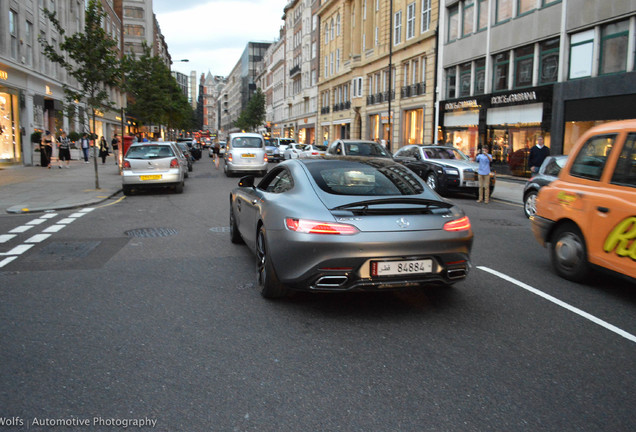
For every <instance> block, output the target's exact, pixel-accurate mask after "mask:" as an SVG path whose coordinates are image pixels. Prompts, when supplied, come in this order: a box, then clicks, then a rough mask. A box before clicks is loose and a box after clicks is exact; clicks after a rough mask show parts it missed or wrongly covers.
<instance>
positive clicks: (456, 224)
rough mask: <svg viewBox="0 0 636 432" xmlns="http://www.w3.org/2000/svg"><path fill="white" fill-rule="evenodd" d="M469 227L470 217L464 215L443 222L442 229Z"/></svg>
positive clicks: (461, 229)
mask: <svg viewBox="0 0 636 432" xmlns="http://www.w3.org/2000/svg"><path fill="white" fill-rule="evenodd" d="M469 229H470V219H468V216H464V217H463V218H461V219H455V220H453V221H450V222H446V223H445V224H444V231H468V230H469Z"/></svg>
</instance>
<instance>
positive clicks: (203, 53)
mask: <svg viewBox="0 0 636 432" xmlns="http://www.w3.org/2000/svg"><path fill="white" fill-rule="evenodd" d="M287 3H288V0H153V10H154V13H155V15H156V16H157V21H158V22H159V27H160V28H161V33H162V34H163V36H164V38H165V40H166V43H167V44H168V52H169V53H170V56H171V57H172V61H173V64H172V70H174V71H178V72H181V73H183V74H186V75H189V74H190V71H192V70H195V71H196V72H197V77H199V76H201V74H202V73H204V74H206V75H207V73H208V71H209V72H210V73H211V74H212V75H222V76H228V75H229V74H230V72H231V71H232V69H233V68H234V66H235V65H236V63H237V62H238V61H239V58H240V57H241V54H242V53H243V51H244V50H245V46H246V45H247V43H248V42H263V41H265V42H273V41H275V40H278V38H279V35H280V28H281V27H282V25H283V20H282V16H283V9H284V8H285V5H286V4H287ZM181 59H188V60H189V61H188V62H187V63H185V62H179V61H178V60H181Z"/></svg>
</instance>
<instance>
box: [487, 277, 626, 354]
mask: <svg viewBox="0 0 636 432" xmlns="http://www.w3.org/2000/svg"><path fill="white" fill-rule="evenodd" d="M477 268H478V269H480V270H483V271H485V272H488V273H490V274H492V275H495V276H497V277H499V278H501V279H503V280H506V281H508V282H510V283H513V284H515V285H517V286H518V287H519V288H523V289H524V290H527V291H530V292H531V293H533V294H536V295H538V296H539V297H543V298H544V299H546V300H548V301H550V302H552V303H554V304H556V305H558V306H561V307H562V308H564V309H567V310H569V311H570V312H574V313H575V314H577V315H579V316H581V317H583V318H585V319H588V320H590V321H592V322H593V323H594V324H597V325H600V326H601V327H604V328H606V329H607V330H609V331H612V332H614V333H616V334H618V335H619V336H622V337H624V338H625V339H628V340H630V341H632V342H636V336H634V335H633V334H631V333H627V332H626V331H625V330H621V329H620V328H618V327H616V326H613V325H612V324H610V323H608V322H606V321H603V320H602V319H600V318H597V317H595V316H594V315H591V314H589V313H587V312H585V311H583V310H581V309H579V308H576V307H574V306H571V305H569V304H567V303H565V302H563V301H561V300H559V299H558V298H556V297H552V296H551V295H549V294H546V293H544V292H543V291H539V290H538V289H536V288H533V287H531V286H530V285H527V284H525V283H523V282H520V281H518V280H516V279H514V278H511V277H510V276H508V275H505V274H503V273H500V272H498V271H497V270H493V269H491V268H488V267H484V266H477Z"/></svg>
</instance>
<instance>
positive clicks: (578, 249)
mask: <svg viewBox="0 0 636 432" xmlns="http://www.w3.org/2000/svg"><path fill="white" fill-rule="evenodd" d="M550 258H551V260H552V266H553V267H554V270H555V271H556V272H557V274H558V275H559V276H561V277H563V278H565V279H568V280H571V281H573V282H582V281H583V280H585V278H586V277H587V276H588V274H589V264H588V262H587V251H586V249H585V240H584V239H583V234H581V231H580V230H579V229H578V228H577V227H576V226H575V225H573V224H566V225H561V226H560V227H558V228H557V230H556V232H555V233H554V234H553V236H552V242H551V245H550Z"/></svg>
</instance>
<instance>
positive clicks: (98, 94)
mask: <svg viewBox="0 0 636 432" xmlns="http://www.w3.org/2000/svg"><path fill="white" fill-rule="evenodd" d="M44 13H45V15H46V16H47V17H48V19H49V20H50V21H51V23H52V25H53V26H54V27H55V29H56V30H57V32H58V33H59V35H60V37H61V38H62V41H61V43H60V44H59V47H56V46H54V45H51V44H50V43H49V42H48V41H47V40H46V39H45V38H42V37H41V36H40V37H39V38H38V41H39V42H40V44H41V45H42V51H43V54H44V55H45V56H46V57H47V58H48V59H49V60H51V61H52V62H53V63H57V64H59V65H60V66H61V67H62V68H64V69H65V70H66V72H67V73H68V74H69V76H71V77H72V78H74V80H75V81H76V82H77V87H71V86H68V85H65V86H64V92H65V97H66V101H67V103H68V104H72V103H74V102H75V101H78V102H80V103H84V104H86V106H87V107H88V108H89V109H90V111H91V113H92V119H93V125H92V133H93V134H94V133H95V112H96V111H97V110H104V109H107V108H114V104H113V103H112V102H111V100H110V92H109V90H110V88H112V87H119V86H120V85H121V78H122V71H121V61H120V58H119V54H118V52H119V51H118V44H117V41H116V40H114V39H113V38H112V37H111V36H110V35H109V34H108V33H106V31H105V30H104V28H103V27H102V22H103V19H104V18H105V16H106V13H105V12H104V10H103V8H102V5H101V3H100V2H99V1H97V0H89V1H88V4H87V7H86V10H85V23H84V30H83V31H80V32H77V33H74V34H72V35H67V34H66V30H65V29H64V28H63V27H62V26H61V24H60V22H59V20H58V19H57V12H55V11H54V12H51V11H49V10H48V9H45V10H44ZM95 187H96V188H97V189H99V178H98V175H97V161H95Z"/></svg>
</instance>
